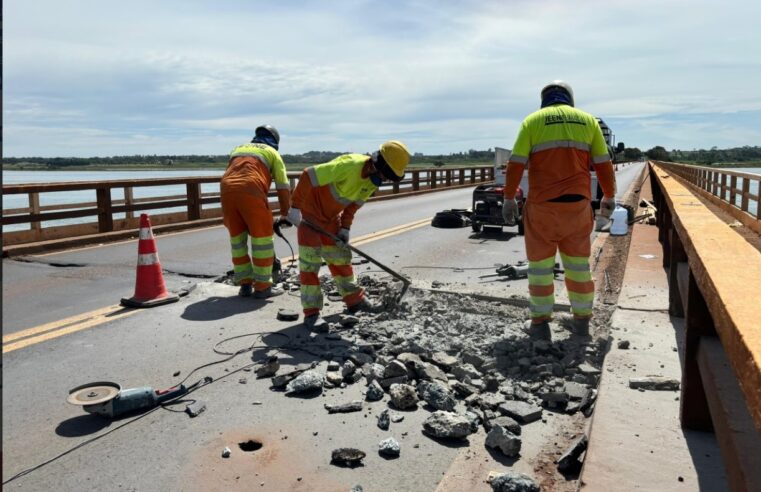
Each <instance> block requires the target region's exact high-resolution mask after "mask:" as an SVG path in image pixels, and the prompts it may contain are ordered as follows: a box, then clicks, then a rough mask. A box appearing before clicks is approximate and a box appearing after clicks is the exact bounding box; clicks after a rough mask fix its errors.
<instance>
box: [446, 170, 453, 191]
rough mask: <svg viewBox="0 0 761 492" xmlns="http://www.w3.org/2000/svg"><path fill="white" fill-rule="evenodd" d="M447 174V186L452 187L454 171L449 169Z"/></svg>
mask: <svg viewBox="0 0 761 492" xmlns="http://www.w3.org/2000/svg"><path fill="white" fill-rule="evenodd" d="M445 172H446V180H447V181H446V183H447V184H446V185H447V187H449V186H452V170H451V169H447V170H446V171H445Z"/></svg>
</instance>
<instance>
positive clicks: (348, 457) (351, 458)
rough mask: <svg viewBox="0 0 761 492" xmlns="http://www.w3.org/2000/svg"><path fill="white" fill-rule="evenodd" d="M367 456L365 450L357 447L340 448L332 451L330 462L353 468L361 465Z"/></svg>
mask: <svg viewBox="0 0 761 492" xmlns="http://www.w3.org/2000/svg"><path fill="white" fill-rule="evenodd" d="M365 456H366V454H365V452H364V451H362V450H359V449H356V448H338V449H334V450H333V452H332V453H331V455H330V462H331V463H332V464H334V465H338V466H348V467H351V468H353V467H355V466H359V465H361V464H362V460H363V459H364V458H365Z"/></svg>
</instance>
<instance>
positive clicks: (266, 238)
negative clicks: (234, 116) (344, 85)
mask: <svg viewBox="0 0 761 492" xmlns="http://www.w3.org/2000/svg"><path fill="white" fill-rule="evenodd" d="M279 145H280V134H279V133H278V131H277V129H275V127H273V126H270V125H264V126H260V127H258V128H257V129H256V131H255V135H254V138H253V140H251V143H246V144H243V145H239V146H238V147H235V149H233V151H232V152H230V162H229V164H228V165H227V170H226V171H225V174H224V175H223V176H222V182H221V184H220V192H221V200H222V215H223V217H224V224H225V227H227V230H228V232H229V233H230V247H231V249H232V259H233V271H234V282H235V285H240V290H239V291H238V295H240V296H243V297H250V296H251V294H252V291H253V295H254V297H255V298H257V299H266V298H268V297H273V296H278V295H280V294H282V293H283V290H282V289H280V288H279V287H273V286H272V265H273V263H274V260H275V249H274V243H273V239H272V232H273V230H272V222H273V221H272V211H271V210H270V207H269V202H268V201H267V194H268V193H269V189H270V185H271V184H272V181H273V179H274V181H275V189H276V190H277V198H278V202H279V203H280V215H281V216H282V217H285V216H286V215H287V214H288V209H289V207H290V199H291V192H290V185H289V183H288V177H287V175H286V171H285V163H283V158H282V157H280V154H279V153H278V147H279ZM249 237H251V256H250V257H249V254H248V253H249V251H248V242H249V241H248V239H249ZM252 257H253V263H252V260H251V258H252Z"/></svg>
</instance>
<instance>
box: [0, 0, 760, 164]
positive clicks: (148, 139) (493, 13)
mask: <svg viewBox="0 0 761 492" xmlns="http://www.w3.org/2000/svg"><path fill="white" fill-rule="evenodd" d="M264 6H265V4H261V3H258V2H246V1H242V0H240V1H231V2H217V3H212V2H201V1H185V2H180V1H165V2H147V1H135V2H129V3H128V4H118V3H113V2H96V1H72V2H65V3H62V2H53V1H52V0H27V1H25V2H12V3H9V5H6V6H5V15H4V17H5V22H4V31H5V32H4V44H5V46H4V90H5V93H4V105H3V117H4V134H3V137H4V138H3V143H4V150H5V154H6V155H9V156H29V155H44V156H57V155H79V156H91V155H115V154H136V153H160V154H164V153H165V154H183V153H199V154H222V153H226V152H228V151H229V149H230V148H231V147H233V146H235V145H237V144H238V143H240V141H242V140H243V139H248V138H250V134H251V131H252V129H253V128H254V127H255V126H256V125H257V124H260V123H262V122H269V123H272V124H275V125H276V126H278V128H279V129H280V130H281V134H282V135H283V151H284V152H286V153H297V152H304V151H308V150H337V151H342V150H357V151H360V150H362V149H372V148H375V147H377V145H378V143H379V141H382V140H384V139H387V138H402V139H405V142H406V143H407V144H408V146H409V147H410V148H411V149H413V150H414V151H420V152H427V153H448V152H459V151H465V150H468V149H470V148H488V147H494V146H495V145H499V146H508V147H509V146H511V145H512V141H513V139H514V136H515V131H516V130H517V128H518V125H519V123H520V121H521V120H522V118H523V117H524V116H525V115H526V114H528V113H530V112H532V111H534V110H535V109H537V107H538V104H539V96H538V92H539V89H540V88H541V87H542V85H544V84H545V83H546V82H548V81H550V80H553V79H556V78H563V79H565V80H568V81H570V82H571V83H572V85H573V86H574V90H575V92H576V100H577V104H578V105H579V107H581V108H583V109H586V110H588V111H590V112H593V113H594V114H596V115H599V116H602V117H604V118H605V120H606V121H607V122H608V124H609V125H610V126H611V127H612V128H613V129H614V131H615V132H616V134H617V135H618V137H619V139H620V140H624V141H626V142H627V144H628V143H629V142H631V144H632V145H635V144H636V145H637V146H639V147H640V148H650V147H652V146H654V145H664V146H667V147H668V145H669V144H668V142H673V145H680V146H682V147H683V148H687V147H689V148H692V147H704V146H707V144H705V145H704V144H703V143H702V142H703V141H704V139H705V138H706V137H707V136H710V137H711V141H712V144H713V145H717V146H720V147H721V146H731V145H743V144H748V145H754V144H758V142H759V140H758V139H757V136H758V134H759V131H760V129H761V117H759V116H760V115H761V100H759V98H758V97H757V94H756V90H755V87H757V86H758V85H759V83H761V60H759V59H758V57H753V56H751V53H752V52H753V49H754V47H757V46H759V45H761V42H759V41H761V35H759V34H758V30H757V29H756V27H755V20H754V19H757V18H758V17H759V14H761V6H759V5H757V3H755V2H750V1H747V2H745V1H739V0H731V1H729V2H725V3H724V4H722V6H721V8H719V7H718V6H717V5H715V4H714V3H712V2H708V1H690V2H687V1H682V0H676V1H668V2H662V1H660V2H656V1H654V0H644V1H639V2H628V1H627V2H624V1H621V2H610V1H607V2H602V1H600V0H593V1H587V2H576V3H569V2H561V1H559V0H540V1H528V0H525V1H524V0H519V1H511V2H504V1H478V2H477V1H466V2H462V1H457V2H456V1H442V2H436V3H431V2H423V1H414V2H402V1H397V0H395V1H391V2H371V1H369V0H366V1H359V2H348V1H338V0H333V1H330V0H329V1H325V2H310V1H305V0H304V1H295V2H279V3H268V4H266V8H264ZM739 113H742V114H743V117H742V118H739V119H738V118H734V119H733V118H731V117H729V116H727V115H732V114H739ZM688 115H689V116H690V117H689V118H686V116H688ZM718 121H720V122H721V126H717V125H718V124H717V122H718ZM711 129H713V131H711ZM30 132H32V133H30ZM42 136H44V138H38V137H42ZM744 138H748V139H755V140H745V141H743V140H742V139H744Z"/></svg>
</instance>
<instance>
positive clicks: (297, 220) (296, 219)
mask: <svg viewBox="0 0 761 492" xmlns="http://www.w3.org/2000/svg"><path fill="white" fill-rule="evenodd" d="M285 218H286V220H288V222H290V223H291V224H293V225H295V226H296V227H298V226H299V224H301V210H299V209H298V208H293V207H291V208H290V209H289V210H288V215H287V216H286V217H285Z"/></svg>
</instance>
